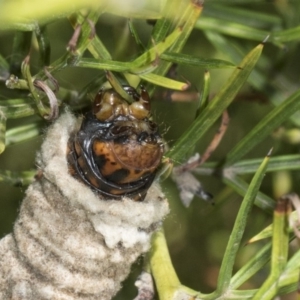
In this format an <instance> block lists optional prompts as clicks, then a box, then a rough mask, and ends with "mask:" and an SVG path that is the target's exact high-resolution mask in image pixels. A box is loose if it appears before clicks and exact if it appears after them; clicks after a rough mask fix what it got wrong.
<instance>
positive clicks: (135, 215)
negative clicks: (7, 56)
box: [0, 86, 169, 300]
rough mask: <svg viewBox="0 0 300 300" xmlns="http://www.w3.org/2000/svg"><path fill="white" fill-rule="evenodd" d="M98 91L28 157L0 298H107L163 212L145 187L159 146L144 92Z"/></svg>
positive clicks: (0, 265) (0, 262)
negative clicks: (30, 178) (32, 163)
mask: <svg viewBox="0 0 300 300" xmlns="http://www.w3.org/2000/svg"><path fill="white" fill-rule="evenodd" d="M124 90H125V91H126V92H127V94H128V95H129V96H130V97H131V98H132V99H133V102H132V103H128V102H126V101H125V100H124V99H123V98H122V97H121V96H120V95H119V94H118V93H117V92H116V91H115V90H114V89H108V90H100V92H99V93H98V94H97V96H96V99H95V101H94V107H93V110H92V112H90V113H87V114H86V115H85V116H83V117H82V118H79V119H76V118H75V117H74V116H73V115H72V114H71V113H70V112H68V111H67V112H65V113H64V114H62V115H61V117H60V118H59V119H58V120H57V121H56V122H55V123H54V124H53V125H52V126H51V127H50V129H49V130H48V132H47V135H46V138H45V140H44V143H43V145H42V148H41V151H40V153H39V154H38V156H37V164H38V167H39V174H41V175H40V176H38V177H37V179H36V180H35V181H34V182H33V183H32V184H31V185H30V186H29V188H28V189H27V192H26V197H25V199H24V200H23V203H22V205H21V208H20V213H19V216H18V219H17V221H16V223H15V225H14V229H13V232H12V233H11V234H9V235H7V236H5V237H4V238H3V239H2V240H1V242H0V299H26V300H27V299H30V300H31V299H34V300H39V299H56V300H71V299H97V300H99V299H111V298H112V297H113V296H114V295H115V294H116V293H117V291H118V290H119V289H120V287H121V283H122V281H123V280H124V279H125V278H126V277H127V275H128V274H129V272H130V267H131V264H132V263H133V262H134V261H135V260H136V259H137V257H138V256H139V255H141V254H142V253H144V252H146V251H147V250H149V247H150V237H151V234H152V233H153V232H154V231H155V230H156V229H157V228H158V227H159V226H160V224H161V221H162V219H163V218H164V217H165V216H166V214H167V213H168V211H169V207H168V203H167V200H166V198H165V196H164V194H163V193H162V191H161V189H160V187H159V185H158V184H157V183H156V182H154V183H153V180H154V176H155V172H156V170H157V167H158V165H159V163H160V160H161V157H162V154H163V143H162V139H161V137H160V135H159V133H158V128H157V125H156V124H155V123H153V122H152V121H151V120H150V104H149V97H148V94H147V92H146V91H145V90H144V89H143V88H141V91H140V93H138V92H137V91H136V90H135V89H134V88H132V87H130V86H124Z"/></svg>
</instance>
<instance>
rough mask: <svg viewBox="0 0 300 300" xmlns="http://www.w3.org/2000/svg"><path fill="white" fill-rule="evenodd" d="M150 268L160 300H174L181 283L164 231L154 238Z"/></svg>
mask: <svg viewBox="0 0 300 300" xmlns="http://www.w3.org/2000/svg"><path fill="white" fill-rule="evenodd" d="M150 266H151V271H152V274H153V277H154V280H155V283H156V287H157V291H158V294H159V299H160V300H171V299H173V297H174V295H175V292H176V291H177V289H178V288H179V286H180V281H179V279H178V277H177V274H176V272H175V270H174V268H173V265H172V262H171V258H170V254H169V251H168V247H167V243H166V239H165V236H164V233H163V231H162V230H160V231H157V232H155V233H154V234H153V237H152V248H151V252H150Z"/></svg>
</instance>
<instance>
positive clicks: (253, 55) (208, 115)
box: [166, 44, 263, 162]
mask: <svg viewBox="0 0 300 300" xmlns="http://www.w3.org/2000/svg"><path fill="white" fill-rule="evenodd" d="M262 49H263V45H262V44H260V45H258V46H257V47H256V48H254V49H253V50H252V51H251V52H250V53H248V55H247V56H246V57H245V58H244V59H243V61H242V62H241V64H240V66H239V67H238V68H236V69H235V71H233V73H232V75H231V76H230V78H229V79H228V81H227V82H226V83H225V85H224V86H223V87H222V89H221V90H220V91H219V92H218V93H217V95H216V96H215V97H214V98H213V99H212V100H211V102H210V103H209V104H208V105H207V107H206V108H205V109H204V110H203V111H202V112H201V113H200V114H199V116H198V117H197V119H196V120H195V121H194V122H193V123H192V125H191V126H190V128H189V129H188V130H187V131H186V133H185V134H183V135H182V136H181V138H180V139H179V140H178V141H177V142H176V143H175V145H174V146H173V147H172V148H171V150H170V151H168V152H167V153H166V156H168V157H169V158H171V159H173V160H174V161H175V162H179V161H181V160H182V159H183V157H184V155H185V154H186V153H187V152H188V151H189V150H190V149H191V148H192V147H194V145H195V144H196V143H197V142H198V140H199V139H200V138H201V137H202V136H203V135H204V133H205V132H206V131H207V130H208V129H209V128H210V127H211V126H212V125H213V124H214V122H215V121H216V120H217V119H218V117H219V116H220V115H221V114H222V113H223V111H224V110H225V109H226V108H227V107H228V106H229V105H230V103H231V102H232V101H233V99H234V97H235V96H236V94H237V93H238V91H239V90H240V88H241V87H242V86H243V85H244V83H245V82H246V80H247V78H248V76H249V74H250V73H251V71H252V69H253V68H254V66H255V64H256V62H257V61H258V59H259V57H260V55H261V52H262Z"/></svg>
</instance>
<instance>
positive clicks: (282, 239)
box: [253, 198, 291, 300]
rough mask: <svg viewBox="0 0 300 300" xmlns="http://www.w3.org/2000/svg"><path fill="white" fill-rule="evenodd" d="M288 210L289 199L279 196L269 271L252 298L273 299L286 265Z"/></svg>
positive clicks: (275, 212) (289, 209)
mask: <svg viewBox="0 0 300 300" xmlns="http://www.w3.org/2000/svg"><path fill="white" fill-rule="evenodd" d="M290 212H291V204H290V200H289V199H285V198H280V199H279V201H278V203H277V205H276V209H275V211H274V221H273V238H272V256H271V273H270V275H269V277H268V278H267V280H266V281H265V282H264V283H263V285H262V286H261V288H260V289H259V290H258V292H257V293H256V294H255V296H254V297H253V300H261V299H264V300H269V299H273V298H274V297H275V296H276V294H277V293H278V289H279V277H280V275H281V273H282V272H283V270H284V268H285V266H286V263H287V258H288V245H289V234H288V216H289V214H290Z"/></svg>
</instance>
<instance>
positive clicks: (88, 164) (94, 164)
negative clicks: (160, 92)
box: [68, 86, 164, 201]
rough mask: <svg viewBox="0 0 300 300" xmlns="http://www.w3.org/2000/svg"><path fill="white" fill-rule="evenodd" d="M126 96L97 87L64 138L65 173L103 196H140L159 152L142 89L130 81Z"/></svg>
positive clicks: (144, 194)
mask: <svg viewBox="0 0 300 300" xmlns="http://www.w3.org/2000/svg"><path fill="white" fill-rule="evenodd" d="M124 90H125V91H126V92H127V93H128V94H129V95H130V96H131V97H132V98H133V100H134V102H133V103H128V102H126V100H125V99H123V98H122V97H121V96H120V95H119V94H118V93H117V92H116V91H115V90H114V89H108V90H100V92H99V93H98V94H97V96H96V98H95V101H94V107H93V111H92V112H89V113H88V114H86V115H85V117H84V119H83V122H82V125H81V128H80V130H79V131H78V132H77V133H75V134H74V135H73V136H72V137H71V138H70V140H69V151H68V162H69V166H70V173H71V174H72V175H74V176H75V177H77V178H78V179H80V180H82V181H83V182H85V183H86V184H87V185H89V186H91V187H92V188H93V189H94V190H96V191H97V192H99V193H100V194H101V195H103V196H105V197H106V198H107V197H109V198H114V199H116V198H121V197H122V196H129V197H131V198H133V199H134V200H137V201H141V200H143V199H144V197H145V196H146V194H147V190H148V188H149V187H150V185H151V183H152V182H153V180H154V177H155V173H156V169H157V167H158V165H159V164H160V161H161V158H162V155H163V150H164V148H163V143H162V139H161V136H160V135H159V132H158V127H157V125H156V124H155V123H154V122H152V121H151V120H150V119H149V117H150V111H149V109H150V100H149V96H148V93H147V92H146V91H145V90H144V89H142V91H141V95H140V94H138V92H137V91H136V90H135V89H134V88H132V87H130V86H124Z"/></svg>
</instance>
